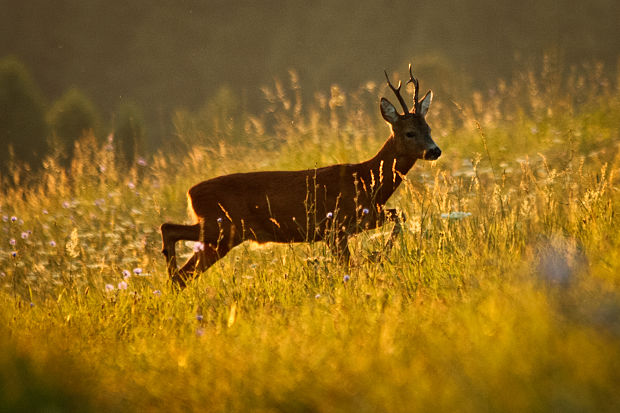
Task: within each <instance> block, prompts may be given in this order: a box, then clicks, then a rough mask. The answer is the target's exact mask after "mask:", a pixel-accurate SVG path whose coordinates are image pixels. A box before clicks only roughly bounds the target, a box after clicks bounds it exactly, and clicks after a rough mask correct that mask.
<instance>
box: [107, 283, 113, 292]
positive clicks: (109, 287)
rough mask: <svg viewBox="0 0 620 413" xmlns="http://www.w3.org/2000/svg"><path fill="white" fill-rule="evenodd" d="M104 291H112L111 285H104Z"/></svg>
mask: <svg viewBox="0 0 620 413" xmlns="http://www.w3.org/2000/svg"><path fill="white" fill-rule="evenodd" d="M105 290H106V291H114V286H113V285H112V284H106V285H105Z"/></svg>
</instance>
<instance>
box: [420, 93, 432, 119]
mask: <svg viewBox="0 0 620 413" xmlns="http://www.w3.org/2000/svg"><path fill="white" fill-rule="evenodd" d="M432 101H433V91H432V90H429V91H428V92H426V95H424V97H423V98H422V100H421V101H420V115H422V116H426V113H427V112H428V108H430V107H431V102H432Z"/></svg>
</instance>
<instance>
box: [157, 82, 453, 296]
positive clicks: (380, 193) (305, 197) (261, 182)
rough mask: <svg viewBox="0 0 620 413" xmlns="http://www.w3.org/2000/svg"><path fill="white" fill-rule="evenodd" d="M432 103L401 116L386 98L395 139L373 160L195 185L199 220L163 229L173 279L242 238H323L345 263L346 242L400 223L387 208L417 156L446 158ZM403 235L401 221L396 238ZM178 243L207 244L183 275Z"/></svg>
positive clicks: (193, 206)
mask: <svg viewBox="0 0 620 413" xmlns="http://www.w3.org/2000/svg"><path fill="white" fill-rule="evenodd" d="M395 93H396V92H395ZM425 99H426V97H425ZM399 100H400V101H401V102H402V99H401V98H399ZM422 102H424V99H423V100H422V101H421V102H420V103H422ZM428 104H430V99H429V100H428V101H427V102H426V107H425V109H424V111H422V113H416V108H415V107H414V109H413V110H412V112H411V113H405V114H404V115H400V114H398V113H397V112H396V110H395V108H394V107H393V106H392V104H391V103H389V102H388V101H387V100H386V99H382V101H381V112H382V114H383V117H384V118H385V119H386V121H387V122H388V123H390V124H391V127H392V134H391V135H390V137H389V138H388V139H387V141H386V142H385V144H384V145H383V147H382V148H381V150H379V152H378V153H377V154H376V155H375V156H374V157H373V158H372V159H370V160H368V161H365V162H361V163H356V164H340V165H332V166H327V167H323V168H318V169H311V170H301V171H271V172H250V173H238V174H232V175H226V176H220V177H217V178H213V179H210V180H207V181H204V182H201V183H199V184H197V185H195V186H194V187H192V188H191V189H190V190H189V192H188V201H189V208H190V210H191V211H192V212H193V214H194V215H195V217H196V218H197V223H196V224H194V225H178V224H170V223H166V224H163V225H162V226H161V231H162V240H163V253H164V255H165V256H166V260H167V265H168V272H169V275H170V276H171V278H172V279H173V281H174V282H176V283H177V284H178V285H180V286H185V282H186V281H187V280H188V279H189V278H191V277H192V276H194V275H195V274H196V273H198V272H202V271H205V270H206V269H207V268H208V267H210V266H211V265H212V264H213V263H215V262H216V261H217V260H218V259H220V258H222V257H223V256H224V255H226V254H227V253H228V251H230V249H231V248H233V247H234V246H236V245H238V244H240V243H241V242H243V241H245V240H253V241H256V242H308V241H321V240H324V241H326V242H327V243H328V245H329V246H330V248H331V249H332V251H333V252H334V253H336V254H337V255H338V256H339V257H341V259H343V260H344V261H345V263H348V261H349V258H350V256H349V250H348V246H347V239H348V237H349V236H351V235H353V234H355V233H357V232H359V231H361V230H364V229H371V228H375V227H377V226H378V225H382V224H383V223H384V221H385V220H386V218H387V219H391V220H395V219H397V214H396V211H394V210H386V209H385V208H384V205H385V203H386V202H387V200H388V199H389V197H390V196H391V195H392V194H393V193H394V191H395V190H396V188H397V187H398V186H399V184H400V183H401V182H402V178H403V176H404V175H406V174H407V172H409V170H410V169H411V167H412V166H413V165H414V164H415V162H416V160H417V159H436V158H437V157H439V155H440V154H441V151H440V150H439V148H438V147H437V146H436V145H435V143H434V142H433V140H432V139H431V137H430V128H429V127H428V125H427V124H426V121H425V119H424V115H425V114H426V110H427V109H428ZM403 106H405V105H403ZM405 107H406V106H405ZM419 110H420V109H419V107H418V111H419ZM399 230H400V226H399V225H398V222H397V227H396V228H395V230H394V234H395V233H397V232H398V231H399ZM178 240H193V241H201V242H202V243H203V244H204V250H203V251H198V252H196V253H195V254H194V256H192V257H191V258H190V259H189V260H188V261H187V263H185V265H184V266H183V267H182V268H181V269H179V270H178V269H177V266H176V256H175V247H174V245H175V243H176V241H178ZM390 246H391V240H390Z"/></svg>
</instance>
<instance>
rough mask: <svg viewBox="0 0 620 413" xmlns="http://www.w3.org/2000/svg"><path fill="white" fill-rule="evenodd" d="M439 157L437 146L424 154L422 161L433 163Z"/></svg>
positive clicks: (439, 152)
mask: <svg viewBox="0 0 620 413" xmlns="http://www.w3.org/2000/svg"><path fill="white" fill-rule="evenodd" d="M440 156H441V149H439V147H438V146H434V147H432V148H431V149H429V150H427V151H426V152H424V159H425V160H427V161H434V160H435V159H437V158H439V157H440Z"/></svg>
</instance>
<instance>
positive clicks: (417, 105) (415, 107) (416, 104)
mask: <svg viewBox="0 0 620 413" xmlns="http://www.w3.org/2000/svg"><path fill="white" fill-rule="evenodd" d="M407 83H413V111H414V112H417V111H418V110H419V109H420V103H419V102H418V90H419V89H420V85H419V83H418V79H416V78H415V77H413V73H412V72H411V63H409V80H408V81H407Z"/></svg>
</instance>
